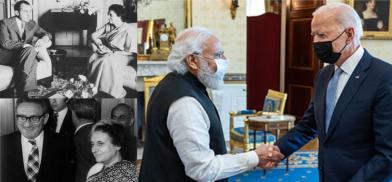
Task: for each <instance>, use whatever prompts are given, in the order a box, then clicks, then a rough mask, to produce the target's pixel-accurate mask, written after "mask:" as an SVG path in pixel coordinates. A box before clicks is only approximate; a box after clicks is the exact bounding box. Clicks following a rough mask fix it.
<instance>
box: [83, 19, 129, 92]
mask: <svg viewBox="0 0 392 182" xmlns="http://www.w3.org/2000/svg"><path fill="white" fill-rule="evenodd" d="M133 29H136V27H135V26H133V24H127V23H124V24H123V25H121V26H119V27H116V28H113V27H112V26H110V25H109V24H106V25H104V26H103V27H102V28H100V29H98V30H97V31H102V32H103V33H102V34H101V35H100V36H99V39H101V40H102V43H103V45H105V46H106V47H108V48H109V49H110V50H112V51H127V52H128V51H129V52H136V48H133V47H136V45H135V44H136V41H134V40H135V38H136V33H134V32H135V30H133ZM129 42H131V46H130V45H127V44H129ZM129 46H130V47H129ZM126 49H128V50H126ZM129 49H130V50H129ZM133 49H135V50H133ZM131 61H136V59H135V58H133V57H132V56H130V55H123V54H121V53H110V54H104V55H101V54H98V53H94V54H93V55H91V57H90V59H89V62H88V77H89V80H90V81H91V82H93V83H94V84H95V86H96V87H97V89H98V91H101V92H105V93H108V94H110V95H111V96H113V97H115V98H122V97H124V96H125V95H126V91H125V89H124V85H127V86H129V85H131V86H134V87H136V70H135V69H134V68H133V67H131V66H128V65H129V64H130V62H131Z"/></svg>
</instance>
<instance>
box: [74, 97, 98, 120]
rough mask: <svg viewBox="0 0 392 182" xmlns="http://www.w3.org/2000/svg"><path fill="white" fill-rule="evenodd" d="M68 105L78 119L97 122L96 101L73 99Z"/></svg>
mask: <svg viewBox="0 0 392 182" xmlns="http://www.w3.org/2000/svg"><path fill="white" fill-rule="evenodd" d="M68 105H69V108H70V109H71V110H72V111H74V112H75V114H76V116H77V117H78V118H83V119H91V120H95V118H96V114H97V101H96V100H95V99H72V100H70V102H69V104H68Z"/></svg>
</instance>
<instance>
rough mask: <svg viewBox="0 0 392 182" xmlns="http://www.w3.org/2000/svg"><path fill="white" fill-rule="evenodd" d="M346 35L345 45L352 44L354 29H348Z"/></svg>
mask: <svg viewBox="0 0 392 182" xmlns="http://www.w3.org/2000/svg"><path fill="white" fill-rule="evenodd" d="M346 33H347V37H348V39H347V41H346V43H350V42H352V41H353V39H354V34H355V33H356V32H355V31H354V28H352V27H351V28H349V29H348V30H347V32H346Z"/></svg>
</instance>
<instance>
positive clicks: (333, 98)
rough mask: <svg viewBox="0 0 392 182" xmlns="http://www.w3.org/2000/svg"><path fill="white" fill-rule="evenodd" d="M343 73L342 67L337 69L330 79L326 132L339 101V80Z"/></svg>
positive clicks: (327, 95) (327, 96)
mask: <svg viewBox="0 0 392 182" xmlns="http://www.w3.org/2000/svg"><path fill="white" fill-rule="evenodd" d="M342 73H343V71H342V70H341V69H340V68H338V69H336V70H335V73H334V75H333V77H332V78H331V79H330V80H329V83H328V88H327V94H326V98H325V105H326V107H325V133H327V131H328V127H329V124H330V123H331V117H332V113H333V110H334V109H335V105H336V102H337V96H338V95H337V88H338V82H339V77H340V75H341V74H342Z"/></svg>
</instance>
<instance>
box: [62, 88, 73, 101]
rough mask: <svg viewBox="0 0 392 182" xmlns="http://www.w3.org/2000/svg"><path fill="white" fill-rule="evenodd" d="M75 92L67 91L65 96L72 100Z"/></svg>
mask: <svg viewBox="0 0 392 182" xmlns="http://www.w3.org/2000/svg"><path fill="white" fill-rule="evenodd" d="M73 95H74V94H73V92H72V91H71V90H67V91H66V92H65V93H64V96H65V97H67V98H69V99H70V98H72V97H73Z"/></svg>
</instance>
